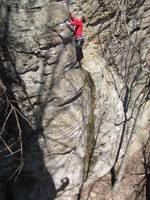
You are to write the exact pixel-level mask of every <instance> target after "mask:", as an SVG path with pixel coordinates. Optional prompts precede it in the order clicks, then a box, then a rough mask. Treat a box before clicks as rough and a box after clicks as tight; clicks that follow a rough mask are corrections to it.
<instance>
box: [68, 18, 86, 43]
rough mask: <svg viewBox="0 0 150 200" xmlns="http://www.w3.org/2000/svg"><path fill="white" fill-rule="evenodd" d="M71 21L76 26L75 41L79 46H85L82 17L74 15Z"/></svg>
mask: <svg viewBox="0 0 150 200" xmlns="http://www.w3.org/2000/svg"><path fill="white" fill-rule="evenodd" d="M70 23H71V24H72V25H73V26H74V28H75V30H74V37H75V43H76V45H77V46H83V43H84V37H83V22H82V17H80V18H76V17H72V16H71V18H70Z"/></svg>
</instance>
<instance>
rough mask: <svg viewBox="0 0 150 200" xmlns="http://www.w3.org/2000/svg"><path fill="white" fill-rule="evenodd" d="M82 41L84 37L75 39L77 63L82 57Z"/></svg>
mask: <svg viewBox="0 0 150 200" xmlns="http://www.w3.org/2000/svg"><path fill="white" fill-rule="evenodd" d="M83 43H84V38H79V39H75V44H76V56H77V62H79V63H80V61H81V60H82V58H83V52H82V46H83Z"/></svg>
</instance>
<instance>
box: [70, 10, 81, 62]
mask: <svg viewBox="0 0 150 200" xmlns="http://www.w3.org/2000/svg"><path fill="white" fill-rule="evenodd" d="M67 24H68V25H72V26H73V27H74V39H75V45H76V56H77V62H79V64H80V65H81V60H82V59H83V52H82V47H83V44H84V37H83V17H82V16H81V15H80V16H79V17H73V16H72V15H71V13H70V21H69V23H67Z"/></svg>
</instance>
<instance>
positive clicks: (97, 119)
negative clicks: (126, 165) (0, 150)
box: [0, 0, 150, 200]
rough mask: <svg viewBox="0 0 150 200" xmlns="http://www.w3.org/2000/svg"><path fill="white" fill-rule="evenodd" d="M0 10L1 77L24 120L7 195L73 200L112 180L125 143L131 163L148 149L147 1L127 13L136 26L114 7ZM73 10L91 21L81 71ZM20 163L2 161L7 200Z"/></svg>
mask: <svg viewBox="0 0 150 200" xmlns="http://www.w3.org/2000/svg"><path fill="white" fill-rule="evenodd" d="M0 2H1V7H0V9H1V13H0V15H1V18H0V27H1V30H0V56H1V57H0V58H1V60H0V61H1V66H0V70H1V79H2V80H3V82H4V83H5V86H6V87H7V88H8V93H9V92H10V91H11V93H12V94H13V95H14V96H15V102H17V104H18V106H19V110H20V113H22V115H21V129H22V137H23V140H22V141H23V163H24V165H23V167H22V170H21V172H20V173H19V174H18V177H17V181H16V182H15V183H13V181H14V180H12V182H11V184H9V187H10V188H11V189H10V191H9V192H10V195H11V196H13V198H14V199H15V200H35V199H36V200H47V199H49V200H54V199H58V200H74V199H77V197H78V198H79V196H80V195H79V193H82V191H81V189H83V190H84V184H85V185H86V186H89V185H90V184H93V183H94V182H95V181H96V180H97V179H98V178H100V177H102V176H104V175H106V174H107V173H109V172H110V170H111V169H112V167H113V166H114V164H115V163H116V161H117V160H118V159H121V158H122V157H123V155H124V152H126V150H127V149H128V143H132V145H131V146H130V148H129V149H128V151H129V152H128V153H129V155H130V156H132V155H133V154H134V153H136V152H137V151H138V150H139V149H140V148H141V147H142V142H143V143H146V141H147V138H148V131H149V109H150V106H149V65H148V63H149V57H148V55H149V54H148V51H149V37H150V31H149V21H150V15H149V9H150V5H149V1H148V0H147V1H145V2H140V3H139V4H137V6H136V7H135V8H134V6H135V5H136V4H135V2H133V5H129V10H127V11H126V12H127V14H128V15H129V16H130V20H127V19H125V16H124V15H123V14H120V11H119V9H123V8H122V7H121V8H120V7H119V5H117V4H116V1H113V2H111V3H110V2H109V1H106V2H105V3H104V2H103V1H94V2H93V1H91V0H87V1H83V2H82V1H80V0H78V1H50V0H47V1H42V0H34V1H28V0H26V1H21V0H18V1H17V0H16V1H11V0H10V1H8V2H5V1H2V0H1V1H0ZM68 3H69V6H68ZM69 9H70V10H71V11H72V13H73V14H75V15H76V14H77V13H78V12H82V13H83V14H84V16H85V17H86V22H85V24H84V26H85V27H84V35H85V39H86V42H85V46H84V49H83V53H84V59H83V63H82V66H81V67H79V64H78V63H77V61H76V50H75V46H74V43H73V40H72V39H73V32H72V31H71V29H70V28H69V27H68V25H67V24H66V21H67V20H68V19H69ZM118 19H120V20H118ZM2 105H3V104H2ZM1 115H2V116H3V110H2V111H1ZM1 126H2V123H1ZM11 126H13V125H12V124H11ZM10 129H11V128H10ZM14 131H15V130H14ZM10 135H11V134H10ZM8 139H10V140H11V139H12V138H11V136H9V134H8ZM129 141H130V142H129ZM119 162H120V160H119ZM5 163H6V164H5ZM9 163H13V164H12V165H10V166H8V167H7V168H6V165H7V164H9ZM14 163H15V159H14V160H7V158H6V159H5V160H4V161H3V163H2V162H1V163H0V176H1V177H2V180H6V183H3V182H2V183H0V192H1V193H0V195H1V196H0V198H1V199H2V200H5V198H6V196H7V195H6V190H5V189H4V188H6V187H8V183H7V182H8V179H9V178H10V176H11V173H12V172H13V171H14ZM4 168H6V169H8V170H7V171H8V173H6V172H5V170H4ZM6 177H7V178H6ZM0 181H1V180H0ZM83 183H84V184H83ZM5 184H6V185H5ZM85 197H86V195H85ZM82 198H83V199H84V196H83V197H82ZM82 198H81V200H82ZM109 198H110V197H109ZM97 199H98V197H97ZM122 200H123V199H122Z"/></svg>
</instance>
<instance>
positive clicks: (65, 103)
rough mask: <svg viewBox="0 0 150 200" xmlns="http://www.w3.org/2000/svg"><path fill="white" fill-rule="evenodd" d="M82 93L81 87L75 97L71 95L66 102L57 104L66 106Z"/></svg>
mask: <svg viewBox="0 0 150 200" xmlns="http://www.w3.org/2000/svg"><path fill="white" fill-rule="evenodd" d="M81 94H82V89H80V90H79V91H78V92H77V94H75V95H74V96H73V97H71V98H70V99H68V100H67V101H65V102H64V103H61V104H58V105H57V106H59V107H60V106H65V105H68V104H70V103H72V102H74V101H75V100H77V99H78V98H79V97H80V96H81Z"/></svg>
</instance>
